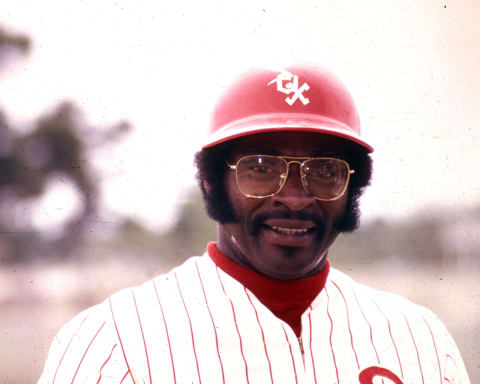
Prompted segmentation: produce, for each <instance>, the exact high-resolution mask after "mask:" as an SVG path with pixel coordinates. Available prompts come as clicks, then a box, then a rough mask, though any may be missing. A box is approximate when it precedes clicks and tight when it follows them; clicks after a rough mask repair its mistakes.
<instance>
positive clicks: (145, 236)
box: [93, 189, 480, 271]
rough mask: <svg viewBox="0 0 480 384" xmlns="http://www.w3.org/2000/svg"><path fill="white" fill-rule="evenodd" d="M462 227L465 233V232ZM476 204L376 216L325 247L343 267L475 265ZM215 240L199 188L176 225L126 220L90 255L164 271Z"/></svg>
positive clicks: (479, 210) (479, 242)
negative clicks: (155, 228)
mask: <svg viewBox="0 0 480 384" xmlns="http://www.w3.org/2000/svg"><path fill="white" fill-rule="evenodd" d="M464 227H466V228H468V231H464V229H463V228H464ZM478 233H480V206H478V207H474V208H472V209H465V210H461V211H457V212H446V211H443V212H442V216H440V215H437V214H435V213H434V212H430V211H428V210H426V211H423V212H418V214H417V215H416V216H414V217H410V218H406V219H405V220H401V221H394V220H391V221H390V220H389V221H387V220H385V219H377V220H374V221H371V222H364V223H362V225H361V226H360V228H359V229H358V230H357V231H355V232H353V233H349V234H342V235H340V236H339V238H338V239H337V241H336V242H335V243H334V245H333V246H332V248H331V250H330V258H331V259H332V261H333V262H334V264H335V265H336V266H337V267H339V268H341V269H344V270H348V269H352V268H354V269H356V270H362V269H368V268H371V265H372V264H376V265H377V264H379V263H391V264H392V265H393V264H395V265H398V264H399V263H400V264H402V265H403V266H405V267H407V268H409V269H418V270H421V269H430V270H432V271H433V270H438V271H441V270H442V269H445V268H448V269H456V268H458V267H462V266H467V267H468V268H477V269H480V260H479V259H478V254H479V252H480V237H479V236H478ZM215 239H216V225H215V223H214V222H213V221H212V220H210V219H209V218H208V217H207V215H206V213H205V209H204V207H203V201H202V198H201V195H200V192H199V191H198V190H197V189H194V190H192V191H191V192H190V194H189V198H188V199H187V200H186V202H185V204H184V205H183V206H181V207H180V211H179V214H178V218H177V222H176V224H175V225H174V226H173V227H172V228H171V229H169V230H168V231H166V232H158V233H156V232H152V231H151V230H149V229H147V228H145V227H143V226H142V225H141V223H139V222H135V221H132V220H131V219H128V220H126V221H124V223H123V224H122V225H121V226H120V227H119V229H118V232H117V233H116V234H114V235H113V236H112V237H111V238H109V239H108V240H106V241H103V242H102V245H101V247H100V246H98V247H97V248H96V252H94V253H93V254H95V255H96V257H97V256H99V255H103V257H115V258H122V257H124V258H130V257H134V258H135V259H136V260H137V261H140V260H142V258H143V260H145V261H147V262H148V263H149V264H150V265H155V263H157V264H159V265H161V266H162V268H163V269H165V268H171V267H173V266H175V265H178V264H179V263H181V262H182V261H184V260H185V259H187V258H188V257H190V256H192V255H198V254H201V253H203V252H204V251H205V247H206V244H207V242H209V241H214V240H215Z"/></svg>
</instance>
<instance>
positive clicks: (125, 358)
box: [108, 297, 135, 384]
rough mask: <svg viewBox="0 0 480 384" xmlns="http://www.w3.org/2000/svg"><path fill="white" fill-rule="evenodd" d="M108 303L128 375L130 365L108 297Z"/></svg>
mask: <svg viewBox="0 0 480 384" xmlns="http://www.w3.org/2000/svg"><path fill="white" fill-rule="evenodd" d="M108 302H109V303H110V312H111V313H112V320H113V325H114V326H115V331H116V332H117V336H118V341H119V342H120V347H121V348H122V353H123V358H124V360H125V364H127V368H128V371H127V373H128V372H130V365H128V360H127V355H125V349H124V348H123V343H122V339H121V338H120V333H119V332H118V327H117V322H116V321H115V316H114V314H113V307H112V299H111V298H110V297H109V298H108ZM124 378H125V377H124ZM122 381H123V379H122ZM132 381H133V383H134V384H135V379H134V378H133V376H132Z"/></svg>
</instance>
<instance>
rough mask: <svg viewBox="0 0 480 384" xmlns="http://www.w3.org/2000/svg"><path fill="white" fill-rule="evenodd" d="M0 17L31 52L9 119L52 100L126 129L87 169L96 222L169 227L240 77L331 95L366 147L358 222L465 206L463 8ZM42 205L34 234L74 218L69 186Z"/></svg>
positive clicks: (45, 11) (469, 199)
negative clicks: (92, 173)
mask: <svg viewBox="0 0 480 384" xmlns="http://www.w3.org/2000/svg"><path fill="white" fill-rule="evenodd" d="M1 3H2V4H1V6H0V25H1V26H2V27H4V28H6V29H7V30H9V31H11V32H20V33H25V34H28V35H29V36H30V37H31V38H32V40H33V49H32V52H31V53H30V55H29V56H28V57H27V58H26V59H23V60H19V61H17V62H12V63H11V65H10V66H9V68H7V69H4V70H3V71H2V72H1V73H0V107H1V108H2V109H4V110H6V112H7V113H8V116H9V117H10V118H11V119H13V120H14V121H15V122H16V123H19V124H26V123H28V122H30V121H31V120H32V119H33V118H35V117H37V116H38V115H40V114H42V113H45V111H46V109H48V108H52V106H54V105H56V104H57V103H58V102H60V101H62V100H65V99H68V100H72V101H74V102H75V103H76V104H77V105H78V106H80V107H81V108H82V110H83V111H84V113H85V118H86V120H87V121H88V122H89V123H90V124H92V125H99V126H105V127H106V126H109V125H111V124H113V123H115V122H118V121H119V120H120V119H126V120H128V121H129V122H130V123H131V124H132V125H133V126H134V130H133V131H132V132H131V134H130V135H129V136H128V139H127V140H124V141H123V142H122V143H121V144H120V145H117V146H115V147H113V146H112V147H108V148H107V147H105V148H102V149H101V151H100V152H99V153H98V155H99V156H98V157H97V158H96V159H94V160H95V162H94V164H95V166H96V167H97V169H98V170H99V172H101V173H102V174H103V176H104V183H103V184H102V195H103V201H104V203H105V204H106V206H107V207H108V209H109V210H110V212H118V213H125V214H129V215H133V216H135V217H137V218H139V219H141V220H143V221H144V222H145V223H146V224H148V225H149V226H151V227H153V228H160V227H164V226H166V225H168V224H169V223H172V222H173V221H174V212H175V207H176V203H178V202H181V201H182V200H184V199H185V191H186V190H187V189H188V188H189V187H190V186H192V185H193V184H194V176H193V175H194V172H195V171H194V168H193V166H192V160H193V154H194V152H195V151H196V150H198V149H199V148H200V147H201V143H202V139H203V138H204V137H205V133H206V129H207V127H208V118H209V113H210V110H211V108H212V106H213V103H214V102H215V99H216V97H217V96H218V95H219V93H220V92H221V89H222V87H224V86H225V85H227V84H228V83H229V82H231V81H232V80H233V79H234V78H235V77H236V76H238V75H239V74H240V73H242V72H243V71H245V70H247V69H249V68H250V67H253V66H263V65H268V66H273V67H275V68H279V67H282V66H287V65H289V64H291V63H303V62H309V63H318V64H323V65H325V66H326V67H327V68H329V69H330V70H331V71H332V72H334V73H336V74H337V75H338V76H339V77H340V78H341V79H342V80H343V82H344V83H345V84H346V85H347V87H348V88H349V89H350V90H351V92H352V94H353V96H354V99H355V101H356V104H357V106H358V108H359V111H360V117H361V120H362V129H363V133H364V135H365V137H366V138H367V139H369V140H370V141H371V142H372V143H373V146H374V147H375V153H374V155H373V156H374V167H375V168H374V169H375V173H374V179H373V184H372V186H371V187H370V188H369V189H368V190H367V192H366V194H365V196H364V198H363V202H362V211H363V216H364V218H367V219H368V218H373V217H376V216H384V217H389V218H392V217H398V218H402V217H404V216H405V215H409V214H413V213H415V212H417V210H419V209H422V208H423V207H425V206H429V207H431V208H433V209H435V210H442V209H443V208H444V207H446V206H448V207H465V206H469V205H472V204H478V203H480V168H479V167H478V166H477V163H478V161H479V160H480V156H479V155H478V152H479V149H480V139H479V133H480V129H479V125H480V105H479V104H480V103H479V100H480V70H479V68H480V23H479V22H478V19H479V17H480V2H478V1H477V0H463V1H462V0H458V1H455V2H453V1H447V0H444V1H439V0H425V1H418V0H402V1H398V0H383V1H375V2H374V1H363V2H358V1H337V0H321V1H320V0H315V1H313V0H295V1H294V0H291V1H279V0H272V1H258V0H256V1H231V2H229V1H220V0H213V1H175V2H174V1H168V2H166V1H163V2H162V1H142V2H132V1H120V0H118V1H111V0H102V1H93V0H92V1H89V0H85V1H80V0H69V1H64V0H63V1H62V0H50V1H47V0H44V1H33V0H31V1H20V0H2V1H1ZM49 191H50V192H49V193H48V194H47V195H46V196H45V198H43V199H42V201H41V202H40V203H38V202H35V203H33V204H32V205H33V206H34V208H33V209H35V212H36V213H35V220H34V224H35V225H36V226H39V227H43V228H45V226H47V227H48V226H55V224H59V223H60V222H61V220H62V219H63V218H64V217H65V215H68V214H69V213H71V210H73V209H75V191H74V188H73V187H72V186H68V185H67V184H65V183H62V182H60V181H59V180H58V179H54V180H52V183H51V188H50V189H49ZM105 215H106V216H108V213H105Z"/></svg>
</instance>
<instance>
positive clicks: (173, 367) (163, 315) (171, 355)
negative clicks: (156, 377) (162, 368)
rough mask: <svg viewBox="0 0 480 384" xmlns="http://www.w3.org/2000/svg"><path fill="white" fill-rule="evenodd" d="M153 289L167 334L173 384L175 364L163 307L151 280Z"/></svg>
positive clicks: (175, 378)
mask: <svg viewBox="0 0 480 384" xmlns="http://www.w3.org/2000/svg"><path fill="white" fill-rule="evenodd" d="M152 283H153V288H154V289H155V294H156V295H157V301H158V305H159V306H160V311H161V312H162V319H163V326H164V327H165V333H166V334H167V341H168V350H169V351H170V360H171V362H172V371H173V382H174V383H176V382H177V377H176V375H175V364H174V362H173V354H172V345H171V344H170V336H169V335H168V327H167V321H166V320H165V314H164V313H163V306H162V303H161V302H160V296H158V291H157V285H156V284H155V280H152Z"/></svg>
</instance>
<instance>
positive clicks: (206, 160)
mask: <svg viewBox="0 0 480 384" xmlns="http://www.w3.org/2000/svg"><path fill="white" fill-rule="evenodd" d="M231 149H232V143H231V142H227V143H224V144H220V145H217V146H215V147H211V148H206V149H203V150H201V151H199V152H197V153H196V154H195V161H194V163H195V166H196V167H197V175H196V177H197V180H198V183H199V185H200V189H201V191H202V195H203V200H204V202H205V207H206V210H207V214H208V216H209V217H210V218H211V219H213V220H215V221H217V222H219V223H222V224H226V223H232V222H236V221H237V217H236V215H235V212H234V211H233V208H232V204H231V202H230V199H229V196H228V194H227V191H226V189H225V183H224V177H225V171H226V169H227V167H226V164H225V159H227V158H228V155H229V154H230V151H231ZM345 160H346V161H347V162H348V163H349V164H350V167H351V168H352V169H354V170H355V173H354V174H353V175H352V177H351V178H350V184H349V188H348V200H347V206H346V211H345V215H344V217H343V218H342V220H340V221H339V222H338V223H337V225H336V226H337V230H339V231H340V232H352V231H354V230H355V229H357V228H358V226H359V224H360V208H359V204H360V196H361V195H362V193H363V191H364V189H365V187H366V186H368V185H369V184H370V180H371V177H372V159H371V157H370V154H368V153H367V152H366V151H364V150H362V149H359V146H358V145H355V144H351V143H349V142H345ZM204 181H205V182H206V184H207V185H208V186H209V188H208V191H207V190H206V188H205V185H204Z"/></svg>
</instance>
